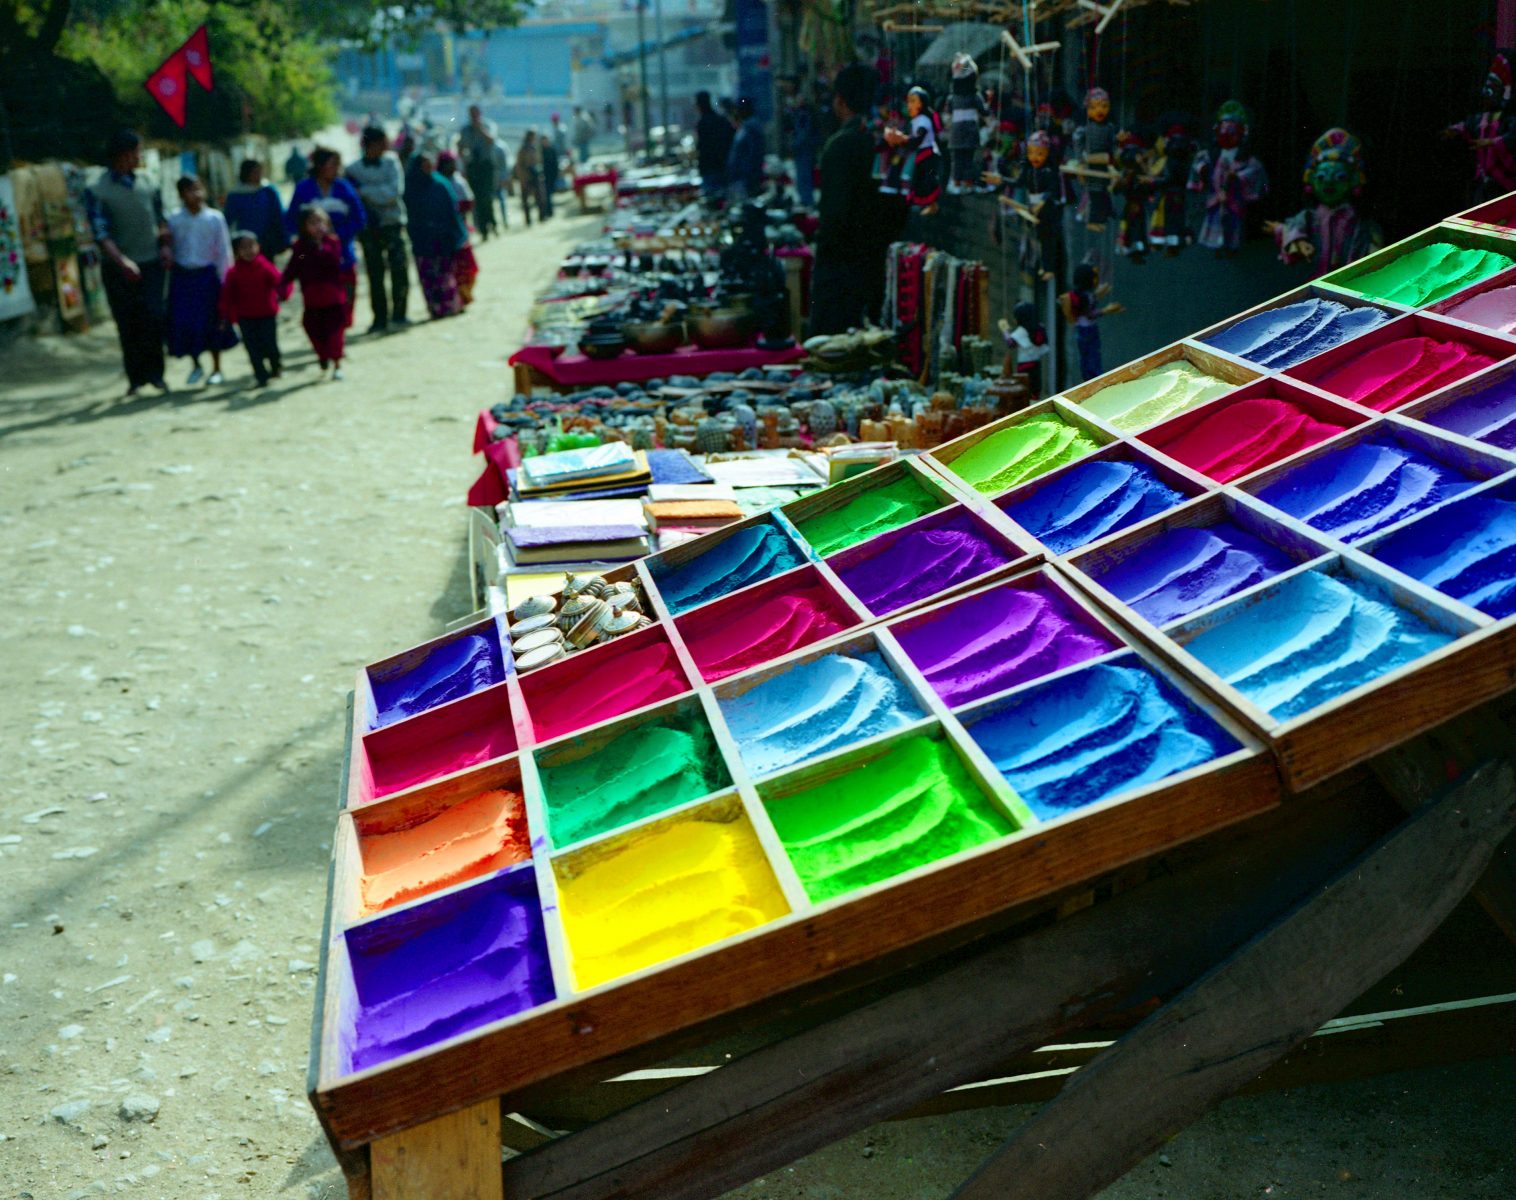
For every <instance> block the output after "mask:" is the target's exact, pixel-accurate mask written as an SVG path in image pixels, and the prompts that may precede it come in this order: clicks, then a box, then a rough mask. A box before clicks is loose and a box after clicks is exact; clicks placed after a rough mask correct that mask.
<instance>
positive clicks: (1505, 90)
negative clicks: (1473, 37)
mask: <svg viewBox="0 0 1516 1200" xmlns="http://www.w3.org/2000/svg"><path fill="white" fill-rule="evenodd" d="M1513 62H1516V51H1513V50H1500V51H1497V52H1496V54H1495V57H1494V58H1493V59H1491V60H1490V69H1489V71H1488V73H1487V74H1486V75H1485V77H1484V87H1483V88H1481V89H1480V92H1479V103H1480V111H1479V112H1477V113H1475V114H1474V115H1473V116H1471V117H1468V118H1466V119H1464V120H1463V121H1460V122H1459V123H1458V124H1456V125H1449V126H1448V127H1447V129H1445V130H1443V136H1444V137H1452V138H1462V139H1463V140H1464V141H1465V142H1467V143H1468V144H1469V145H1470V146H1471V147H1472V148H1473V150H1474V202H1475V203H1476V204H1481V203H1483V202H1484V201H1486V200H1492V199H1494V198H1495V197H1496V196H1500V195H1504V194H1505V193H1506V192H1509V191H1512V190H1516V153H1513V151H1516V123H1513V120H1512V115H1511V113H1510V111H1509V109H1510V107H1511V79H1512V73H1513V72H1512V63H1513Z"/></svg>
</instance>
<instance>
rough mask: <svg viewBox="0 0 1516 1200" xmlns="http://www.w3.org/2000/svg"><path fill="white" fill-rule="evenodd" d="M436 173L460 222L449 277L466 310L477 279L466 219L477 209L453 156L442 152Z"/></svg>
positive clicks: (477, 269)
mask: <svg viewBox="0 0 1516 1200" xmlns="http://www.w3.org/2000/svg"><path fill="white" fill-rule="evenodd" d="M437 174H439V175H441V176H442V178H443V180H444V181H445V182H446V183H447V185H448V187H450V188H452V189H453V199H454V201H455V202H456V204H457V205H458V215H459V216H460V217H461V218H462V219H463V227H464V230H465V236H464V239H463V245H461V246H459V247H458V253H457V254H455V255H454V256H453V277H454V278H455V279H457V281H458V296H459V299H461V300H462V301H463V307H464V308H467V307H468V306H469V305H470V304H472V303H473V302H474V280H476V279H478V278H479V260H478V259H477V258H475V257H474V247H473V246H471V245H470V244H469V238H468V236H467V230H468V224H469V219H468V218H469V213H470V212H477V211H478V208H477V204H476V201H475V198H474V193H473V192H472V191H471V190H470V189H469V184H468V180H467V179H465V178H464V177H463V176H462V175H460V174H459V173H458V156H457V155H456V154H453V153H452V152H451V151H448V150H444V151H443V152H442V153H441V154H439V155H438V156H437Z"/></svg>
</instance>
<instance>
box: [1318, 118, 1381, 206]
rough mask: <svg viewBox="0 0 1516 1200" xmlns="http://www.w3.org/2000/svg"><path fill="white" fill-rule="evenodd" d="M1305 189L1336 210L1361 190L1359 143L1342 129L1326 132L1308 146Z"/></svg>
mask: <svg viewBox="0 0 1516 1200" xmlns="http://www.w3.org/2000/svg"><path fill="white" fill-rule="evenodd" d="M1304 182H1305V190H1306V195H1307V196H1312V197H1314V198H1315V199H1316V200H1317V201H1318V202H1319V203H1321V204H1325V205H1326V206H1327V207H1328V208H1336V207H1337V206H1338V205H1339V204H1341V203H1343V202H1344V201H1345V200H1347V199H1349V198H1350V197H1353V196H1356V195H1357V194H1358V193H1359V192H1360V191H1362V190H1363V185H1364V183H1365V182H1366V176H1365V175H1364V170H1363V144H1362V143H1361V142H1359V140H1358V139H1357V138H1356V137H1354V136H1353V135H1352V134H1351V133H1349V132H1348V131H1347V130H1346V129H1328V130H1327V131H1326V132H1325V133H1323V134H1322V135H1321V136H1320V137H1319V138H1317V139H1316V140H1315V141H1314V142H1313V143H1312V144H1311V152H1310V154H1309V156H1308V157H1307V158H1306V161H1305V172H1304Z"/></svg>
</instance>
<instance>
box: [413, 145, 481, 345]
mask: <svg viewBox="0 0 1516 1200" xmlns="http://www.w3.org/2000/svg"><path fill="white" fill-rule="evenodd" d="M435 153H436V151H435V150H433V149H431V148H427V149H425V150H422V151H420V152H418V153H417V154H416V156H415V157H414V158H413V159H412V160H411V165H410V169H409V170H407V171H406V174H405V214H406V222H407V229H408V232H409V233H410V235H411V252H412V253H413V254H414V255H415V256H416V274H417V275H418V276H419V277H420V279H421V294H422V295H423V296H424V297H425V298H426V310H427V312H429V313H430V314H431V315H432V317H433V318H434V319H436V318H441V317H451V316H456V315H457V314H458V313H460V312H462V311H463V298H462V297H461V296H460V295H459V293H458V276H457V261H458V251H459V250H460V249H461V248H462V247H463V246H466V245H467V244H468V228H467V227H466V226H465V225H464V224H463V217H462V216H461V215H460V214H459V212H458V200H457V196H456V193H455V192H454V191H453V189H452V188H451V187H449V186H448V183H447V181H446V180H445V179H443V177H442V176H441V175H438V174H437V172H436V171H435V169H434V167H435V165H436V159H435V158H434V157H433V155H434V154H435Z"/></svg>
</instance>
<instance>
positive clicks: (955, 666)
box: [892, 587, 1118, 708]
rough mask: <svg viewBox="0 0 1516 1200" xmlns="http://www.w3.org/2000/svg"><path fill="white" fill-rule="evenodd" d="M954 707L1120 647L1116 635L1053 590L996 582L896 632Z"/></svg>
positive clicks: (933, 686)
mask: <svg viewBox="0 0 1516 1200" xmlns="http://www.w3.org/2000/svg"><path fill="white" fill-rule="evenodd" d="M892 632H893V633H894V634H895V636H896V637H897V638H898V639H899V640H900V644H901V646H903V647H904V648H905V652H906V654H908V655H909V656H910V658H911V661H912V662H913V663H915V664H916V665H917V666H918V667H919V668H921V673H922V674H923V675H925V676H926V679H927V682H928V683H930V684H931V685H932V688H933V690H935V691H936V693H937V694H938V695H939V696H941V697H942V698H943V699H944V700H945V701H947V703H948V704H949V705H950V706H952V707H955V708H956V707H957V706H958V705H961V704H967V703H969V702H970V701H971V700H979V699H982V698H984V697H985V696H992V695H994V694H995V693H996V692H1003V691H1005V690H1006V689H1007V688H1012V687H1015V686H1016V685H1018V684H1022V683H1026V682H1027V681H1028V680H1032V679H1039V678H1041V677H1042V676H1044V675H1050V674H1052V673H1053V672H1054V671H1059V670H1062V669H1063V668H1064V667H1069V666H1073V665H1074V664H1075V663H1080V662H1084V661H1085V660H1086V659H1090V658H1095V657H1097V656H1099V655H1101V654H1106V653H1108V652H1109V651H1112V650H1115V649H1116V648H1117V645H1118V643H1117V642H1116V640H1115V638H1113V637H1111V636H1109V635H1108V634H1106V633H1105V632H1104V631H1103V630H1100V629H1099V628H1098V627H1097V626H1095V625H1094V624H1093V623H1091V622H1089V621H1088V620H1086V619H1085V618H1083V617H1081V616H1079V615H1077V614H1076V613H1075V612H1074V611H1073V609H1072V606H1071V605H1070V604H1069V603H1068V601H1066V600H1064V599H1063V598H1062V597H1061V596H1059V595H1057V594H1056V593H1055V592H1053V591H1051V590H1050V589H1044V588H1041V587H1037V588H997V589H995V590H994V591H990V592H983V593H981V594H980V595H977V596H970V597H968V598H967V599H965V600H960V601H958V602H957V603H955V604H950V605H948V606H946V607H945V608H942V609H940V610H938V611H937V612H935V613H933V614H932V615H931V617H930V618H929V619H927V620H925V621H923V622H922V623H921V624H912V626H911V627H910V628H897V629H894V630H892Z"/></svg>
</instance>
